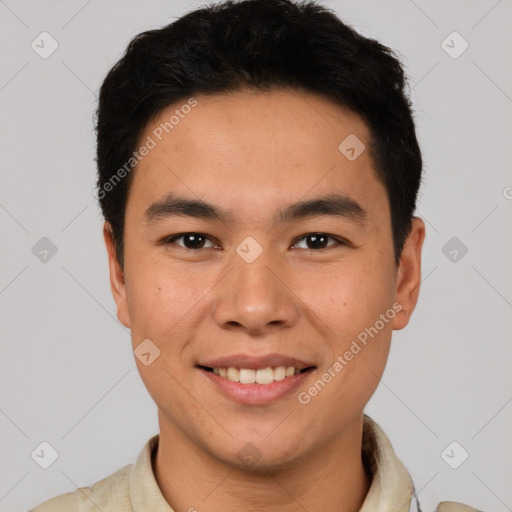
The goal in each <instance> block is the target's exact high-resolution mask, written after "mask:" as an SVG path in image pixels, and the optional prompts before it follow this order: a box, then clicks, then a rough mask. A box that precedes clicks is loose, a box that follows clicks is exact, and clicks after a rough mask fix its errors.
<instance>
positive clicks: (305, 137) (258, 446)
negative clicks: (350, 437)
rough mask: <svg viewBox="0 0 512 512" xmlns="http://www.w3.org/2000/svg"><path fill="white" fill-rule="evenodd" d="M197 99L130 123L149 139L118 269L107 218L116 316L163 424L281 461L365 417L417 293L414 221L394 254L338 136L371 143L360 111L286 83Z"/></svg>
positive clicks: (419, 234)
mask: <svg viewBox="0 0 512 512" xmlns="http://www.w3.org/2000/svg"><path fill="white" fill-rule="evenodd" d="M195 99H196V101H197V105H196V106H194V108H191V109H182V111H181V112H184V111H187V112H188V113H187V114H186V115H183V114H182V115H181V116H180V119H179V122H178V123H176V124H175V125H174V126H173V127H172V129H169V128H168V131H169V133H168V134H167V133H166V132H165V131H163V133H161V132H162V128H161V123H165V122H166V121H169V118H170V117H171V116H172V115H173V113H174V111H175V110H176V109H179V108H180V105H173V106H172V107H169V108H168V109H166V110H165V111H163V112H161V114H160V115H159V117H158V118H157V119H155V120H154V122H152V123H151V124H150V125H148V126H147V128H146V130H145V132H144V134H143V135H142V137H141V139H140V140H141V141H142V142H144V141H147V140H148V137H151V139H152V140H153V141H154V142H155V143H156V145H155V147H153V148H152V149H151V150H150V151H149V152H148V154H147V155H146V156H145V157H144V158H143V159H142V161H141V162H140V163H139V164H138V165H137V167H136V168H135V170H134V171H132V172H133V173H134V175H133V181H132V184H131V188H130V193H129V197H128V201H127V206H126V226H125V233H124V245H125V266H124V272H122V271H121V269H120V267H119V265H118V263H117V260H116V258H115V253H114V249H113V243H112V240H111V238H110V235H109V231H108V229H107V228H108V226H106V228H105V230H104V234H105V241H106V244H107V249H108V252H109V262H110V273H111V285H112V290H113V293H114V298H115V300H116V303H117V308H118V317H119V319H120V321H121V322H122V323H123V324H124V325H125V326H127V327H129V328H130V329H131V332H132V342H133V349H134V350H135V353H136V354H137V353H140V352H141V351H142V352H143V353H144V354H146V355H145V356H144V357H143V358H141V359H142V360H144V358H145V363H150V364H144V362H143V361H141V360H140V359H139V358H137V359H136V362H137V365H138V368H139V371H140V374H141V377H142V379H143V381H144V384H145V385H146V387H147V389H148V391H149V393H150V394H151V396H152V398H153V399H154V401H155V402H156V404H157V406H158V409H159V421H160V429H161V435H163V433H164V432H166V433H169V435H171V433H172V434H173V435H179V436H181V438H182V439H186V440H187V441H189V442H190V443H191V445H193V446H195V447H196V448H197V449H198V452H199V453H201V454H202V455H206V456H211V457H214V458H215V459H217V460H220V461H224V462H226V463H228V464H235V465H238V464H241V461H242V463H243V461H245V460H246V459H245V458H244V457H243V456H242V457H241V455H240V454H242V455H243V454H244V450H245V451H249V452H251V450H252V451H253V452H255V453H252V455H254V456H253V457H252V464H255V465H256V466H258V467H261V468H270V467H278V466H283V467H284V466H286V465H287V464H290V463H292V462H297V461H298V460H300V459H304V460H305V459H307V457H309V456H311V455H312V454H313V453H319V452H322V451H323V450H326V449H327V447H329V446H332V445H333V443H335V442H336V440H337V439H338V437H339V436H340V433H341V432H343V431H344V429H346V428H347V427H348V426H349V425H351V424H353V423H354V422H355V421H357V420H358V419H360V418H361V414H362V411H363V408H364V406H365V404H366V403H367V401H368V400H369V398H370V397H371V395H372V394H373V392H374V390H375V388H376V386H377V384H378V382H379V377H380V376H381V374H382V372H383V370H384V366H385V363H386V359H387V356H388V351H389V348H390V341H391V333H392V330H393V329H401V328H403V327H404V326H405V325H406V324H407V321H408V314H407V313H405V311H408V312H409V314H410V313H411V312H412V310H413V309H414V306H415V303H416V300H417V294H418V289H419V280H420V266H421V265H420V255H421V245H422V241H423V236H424V226H423V223H422V222H421V220H420V219H415V220H414V224H413V230H412V232H411V235H410V237H409V239H408V241H407V244H406V246H405V248H404V252H403V254H402V258H401V261H400V265H399V266H398V267H397V266H396V265H395V261H394V254H393V240H392V232H391V219H390V208H389V203H388V198H387V194H386V190H385V187H384V185H383V184H382V183H381V182H380V181H379V180H378V178H377V176H376V174H375V171H374V170H373V168H372V161H371V159H370V155H369V151H368V150H363V151H362V152H361V153H360V154H359V156H357V158H355V159H354V158H353V156H354V155H353V154H352V152H351V151H350V149H348V150H346V149H345V150H344V152H343V151H340V149H339V148H338V147H339V145H340V143H341V142H342V141H344V139H346V137H348V136H349V135H351V136H352V137H354V136H356V137H357V139H359V141H360V142H357V145H356V146H354V147H355V151H356V153H355V154H357V152H359V151H360V150H361V148H362V147H363V146H362V145H360V144H361V143H362V144H364V145H365V146H366V148H368V145H369V131H368V128H367V126H366V125H365V123H364V122H363V121H362V120H361V119H360V118H359V117H358V116H356V115H354V114H352V113H349V112H348V111H345V110H343V109H341V108H340V107H338V106H336V105H335V104H333V103H331V102H330V101H329V100H327V99H324V98H322V97H319V96H316V95H313V94H307V93H298V92H289V91H273V92H266V93H254V92H249V91H244V92H238V93H236V94H229V95H227V94H226V95H214V96H209V97H208V96H201V95H197V96H195ZM184 103H185V102H184ZM159 127H160V129H159ZM155 134H158V136H157V135H155ZM160 139H161V140H160ZM349 140H350V139H349ZM352 140H356V139H352ZM151 145H152V144H151ZM352 145H354V144H352ZM343 147H344V146H342V148H343ZM347 155H348V156H350V157H351V158H348V157H347ZM144 340H146V341H144ZM148 340H149V341H148ZM143 341H144V343H145V345H141V346H140V347H139V345H140V344H141V343H142V342H143ZM142 348H144V350H142ZM148 353H149V355H147V354H148ZM156 356H157V357H156ZM155 357H156V358H155ZM336 363H337V364H336ZM268 367H270V368H273V369H274V370H268V369H266V368H268ZM219 368H220V369H219ZM224 368H232V369H231V370H224ZM233 368H236V370H235V369H233ZM283 368H285V369H286V368H292V369H291V370H290V369H288V371H286V370H283ZM239 369H241V371H239V372H237V370H239ZM212 370H213V371H212ZM258 370H259V371H258ZM299 370H300V373H298V371H299ZM225 371H226V373H227V375H228V376H229V378H228V377H227V376H224V372H225ZM292 374H293V375H292ZM285 375H288V376H285ZM230 378H231V379H234V380H236V378H238V379H241V380H242V381H243V382H234V381H233V380H230ZM254 379H257V382H254ZM251 382H253V383H251ZM247 443H252V445H254V446H252V445H248V444H247ZM255 454H257V455H255ZM248 455H251V453H248Z"/></svg>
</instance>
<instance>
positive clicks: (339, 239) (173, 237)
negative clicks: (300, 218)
mask: <svg viewBox="0 0 512 512" xmlns="http://www.w3.org/2000/svg"><path fill="white" fill-rule="evenodd" d="M190 234H194V235H200V236H203V237H205V238H206V239H207V240H209V241H210V242H212V243H213V244H215V245H220V244H219V242H218V241H217V240H216V239H215V238H214V237H212V236H210V235H207V234H206V233H199V232H197V231H184V232H183V233H176V234H174V235H169V236H166V237H165V238H163V239H162V243H163V244H164V245H168V244H173V243H175V240H177V239H179V238H182V237H184V236H185V235H190ZM310 235H324V236H326V237H327V238H330V239H332V240H334V241H335V242H336V243H335V244H331V245H328V246H327V247H324V248H321V249H299V250H303V251H311V252H321V251H326V250H327V249H329V248H331V247H342V246H347V247H352V244H351V242H349V241H348V240H346V239H344V238H342V237H339V236H335V235H331V234H329V233H326V232H323V231H309V232H307V233H304V234H303V235H300V236H299V237H297V238H295V240H294V241H293V243H292V247H293V246H294V245H296V244H297V243H298V242H299V241H301V240H303V239H304V238H306V237H308V236H310ZM176 245H178V244H176ZM178 247H181V248H182V249H185V250H187V251H200V250H204V249H205V248H199V249H189V248H188V247H184V246H182V245H178ZM214 248H215V247H206V249H214Z"/></svg>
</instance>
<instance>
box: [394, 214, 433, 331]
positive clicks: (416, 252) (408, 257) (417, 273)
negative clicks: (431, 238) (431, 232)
mask: <svg viewBox="0 0 512 512" xmlns="http://www.w3.org/2000/svg"><path fill="white" fill-rule="evenodd" d="M424 240H425V223H424V222H423V220H422V219H420V218H419V217H413V219H412V227H411V232H410V233H409V236H408V237H407V240H406V242H405V245H404V248H403V251H402V254H401V256H400V265H399V268H398V272H397V280H396V291H395V301H396V302H397V303H399V304H400V306H401V310H400V311H399V312H398V314H397V315H396V316H395V318H394V320H393V329H394V330H400V329H403V328H404V327H405V326H406V325H407V324H408V323H409V319H410V317H411V314H412V312H413V311H414V308H415V307H416V303H417V301H418V296H419V292H420V284H421V251H422V248H423V241H424Z"/></svg>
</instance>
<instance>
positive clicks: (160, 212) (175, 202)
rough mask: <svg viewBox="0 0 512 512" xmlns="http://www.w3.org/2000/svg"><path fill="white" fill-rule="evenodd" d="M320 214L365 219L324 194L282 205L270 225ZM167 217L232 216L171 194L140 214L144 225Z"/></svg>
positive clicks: (352, 204)
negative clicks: (142, 215) (282, 207)
mask: <svg viewBox="0 0 512 512" xmlns="http://www.w3.org/2000/svg"><path fill="white" fill-rule="evenodd" d="M322 215H334V216H339V217H343V218H347V219H350V220H352V221H355V222H356V223H358V224H361V225H362V224H364V223H365V222H366V220H367V212H366V210H364V209H363V207H362V206H361V205H360V204H359V203H358V202H357V201H355V200H354V199H352V198H350V197H347V196H344V195H341V194H328V195H326V196H321V197H317V198H314V199H309V200H306V201H299V202H297V203H293V204H290V205H288V206H286V207H285V208H284V209H281V210H279V211H278V212H277V213H276V215H275V217H274V222H282V223H283V222H291V221H294V220H299V219H304V218H307V217H319V216H322ZM171 216H180V217H195V218H198V219H206V220H218V221H220V222H223V223H224V222H233V221H234V216H233V214H232V213H230V212H228V211H225V210H223V209H222V208H220V207H218V206H215V205H213V204H211V203H208V202H206V201H202V200H199V199H189V198H186V197H182V196H178V195H176V194H174V193H172V192H171V193H169V194H167V195H166V196H165V197H164V198H163V199H160V200H158V201H157V202H155V203H153V204H152V205H151V206H150V207H149V208H148V209H147V210H146V211H145V212H144V218H145V221H146V223H152V222H156V221H158V220H160V219H164V218H167V217H171Z"/></svg>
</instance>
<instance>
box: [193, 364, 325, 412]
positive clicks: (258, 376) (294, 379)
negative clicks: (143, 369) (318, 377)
mask: <svg viewBox="0 0 512 512" xmlns="http://www.w3.org/2000/svg"><path fill="white" fill-rule="evenodd" d="M196 367H197V369H198V370H200V372H201V373H202V374H203V375H204V376H205V377H206V378H207V381H208V382H209V383H210V385H212V386H213V389H214V390H216V391H217V392H220V393H221V394H222V395H223V396H224V397H227V398H229V399H231V400H234V401H235V402H237V403H239V404H245V405H267V404H271V403H273V402H276V401H277V400H279V399H281V398H283V397H285V396H286V395H290V394H291V393H292V392H293V391H294V390H296V389H297V388H298V387H299V386H302V385H305V382H306V380H307V379H309V377H310V375H311V374H313V373H314V372H315V370H317V366H315V365H313V364H311V363H306V362H304V361H301V360H299V359H295V358H293V357H288V356H283V355H279V354H269V355H266V356H259V357H256V356H249V355H244V354H239V355H234V356H229V357H222V358H219V359H214V360H210V361H201V362H200V364H197V365H196Z"/></svg>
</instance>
